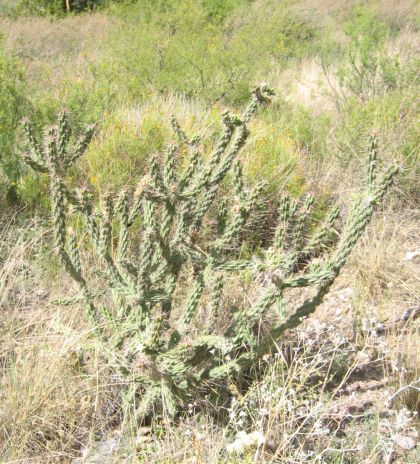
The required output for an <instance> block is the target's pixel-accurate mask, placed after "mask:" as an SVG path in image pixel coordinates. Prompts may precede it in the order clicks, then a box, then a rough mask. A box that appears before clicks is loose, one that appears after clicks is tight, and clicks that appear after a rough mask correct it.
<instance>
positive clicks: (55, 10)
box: [15, 0, 130, 15]
mask: <svg viewBox="0 0 420 464" xmlns="http://www.w3.org/2000/svg"><path fill="white" fill-rule="evenodd" d="M121 1H124V0H20V2H19V3H18V5H17V7H16V8H15V10H16V11H17V12H18V13H21V14H34V15H48V14H50V15H62V14H63V13H65V12H76V13H77V12H80V11H85V10H93V9H96V8H102V7H104V6H107V5H109V4H110V3H120V2H121ZM129 1H130V0H129Z"/></svg>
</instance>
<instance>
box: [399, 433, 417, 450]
mask: <svg viewBox="0 0 420 464" xmlns="http://www.w3.org/2000/svg"><path fill="white" fill-rule="evenodd" d="M394 441H395V444H396V445H397V446H398V447H400V448H401V449H403V450H404V451H410V450H412V449H413V448H415V447H416V444H417V443H416V440H414V438H411V437H407V436H406V435H397V436H396V437H395V440H394Z"/></svg>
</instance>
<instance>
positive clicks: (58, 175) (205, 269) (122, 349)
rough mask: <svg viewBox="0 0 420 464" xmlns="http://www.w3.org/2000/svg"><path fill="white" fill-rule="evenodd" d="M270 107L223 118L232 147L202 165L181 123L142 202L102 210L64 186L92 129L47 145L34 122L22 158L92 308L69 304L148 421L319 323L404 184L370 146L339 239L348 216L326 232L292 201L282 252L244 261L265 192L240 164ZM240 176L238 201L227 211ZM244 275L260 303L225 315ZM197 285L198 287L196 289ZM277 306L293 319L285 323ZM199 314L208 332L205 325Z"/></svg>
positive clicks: (259, 98) (65, 131) (64, 122)
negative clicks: (44, 193) (325, 303)
mask: <svg viewBox="0 0 420 464" xmlns="http://www.w3.org/2000/svg"><path fill="white" fill-rule="evenodd" d="M272 94H273V93H272V91H271V90H270V89H268V88H267V87H265V86H263V87H257V88H255V89H254V91H253V93H252V99H251V102H250V104H249V105H248V107H247V108H246V110H245V112H244V114H243V116H242V117H237V116H233V115H232V114H230V113H229V112H225V113H224V114H223V130H222V133H221V136H220V139H219V141H218V142H217V143H215V145H214V149H213V152H212V153H211V154H210V156H209V157H207V158H205V157H203V155H202V154H201V152H200V149H201V144H200V140H199V139H198V138H197V137H195V138H193V139H190V138H189V137H188V136H187V135H186V133H185V132H184V131H183V130H182V128H181V127H180V125H179V124H178V122H177V121H176V119H175V118H173V119H172V125H173V128H174V132H175V134H176V135H177V137H178V139H179V141H178V143H176V144H170V145H169V146H168V148H167V150H166V153H165V160H164V162H163V163H159V162H158V160H157V159H156V158H152V160H151V163H150V171H149V173H148V174H147V175H146V176H145V177H143V178H142V179H141V180H140V182H139V184H138V187H137V188H136V190H135V191H134V192H132V193H130V192H129V191H128V190H127V189H124V190H123V191H122V192H120V193H119V194H118V195H117V196H116V197H114V196H112V195H111V194H108V195H106V196H105V197H104V198H103V199H102V201H101V203H102V206H101V207H98V206H96V205H97V201H96V200H95V199H94V198H93V197H92V195H91V194H90V193H89V192H88V190H87V189H71V188H70V187H69V185H68V182H67V181H66V171H67V170H68V169H69V168H70V167H71V166H72V165H73V164H74V163H75V162H76V161H77V160H78V159H79V158H80V157H81V156H82V155H83V154H84V153H85V151H86V149H87V147H88V145H89V142H90V140H91V139H92V136H93V134H94V128H93V127H88V128H87V130H86V131H85V132H84V133H83V134H81V136H80V137H79V139H77V141H76V142H75V143H74V142H73V143H72V142H71V140H72V137H71V134H70V127H69V122H68V119H67V115H66V113H62V114H61V116H60V118H59V120H58V123H57V125H56V126H54V127H52V128H50V129H48V130H47V132H46V134H45V142H44V144H43V145H42V146H41V145H40V144H39V143H38V142H37V140H36V137H35V135H34V132H33V129H32V126H31V124H30V123H29V122H28V121H25V122H24V128H25V132H26V134H27V139H28V146H29V150H28V152H27V153H25V154H24V155H23V158H24V160H25V161H26V162H27V163H28V165H29V166H31V167H32V168H33V169H34V170H36V171H38V172H41V173H46V174H47V176H48V177H49V182H50V193H51V208H52V222H53V230H54V238H55V247H56V250H57V253H58V256H59V258H60V260H61V263H62V265H63V266H64V268H65V269H66V271H67V272H68V274H69V275H70V276H71V278H72V279H73V280H74V281H75V282H76V283H77V285H78V287H79V289H80V296H77V297H75V298H68V299H66V300H63V301H62V304H72V303H74V302H76V301H82V302H83V304H84V306H85V307H86V314H87V317H88V319H89V321H90V323H91V324H92V326H93V328H94V333H95V336H96V337H98V340H99V342H100V343H101V346H102V353H103V355H104V357H105V358H106V360H107V362H108V365H109V366H110V367H111V368H112V369H113V371H114V372H115V375H116V376H118V377H119V379H120V381H121V383H122V384H125V385H128V387H127V389H126V390H125V398H126V399H127V401H129V402H130V403H131V404H135V405H136V411H137V414H138V416H139V417H140V418H144V417H145V416H146V415H148V414H150V412H151V411H152V410H156V408H160V410H163V411H165V412H166V413H167V414H170V415H173V414H175V413H176V412H177V410H178V408H179V406H180V405H182V404H183V402H184V401H186V400H187V399H188V397H189V396H190V395H192V394H194V391H196V390H197V389H198V388H200V387H202V386H203V385H204V384H206V383H207V382H213V383H214V382H216V383H217V382H222V381H223V380H224V379H227V378H233V377H235V376H237V375H239V374H241V373H243V372H244V371H246V370H247V369H248V368H250V367H251V366H253V365H254V364H255V363H256V362H257V361H258V360H259V358H261V357H262V356H263V355H264V354H266V353H268V352H269V351H270V350H271V349H272V347H273V345H274V344H275V343H276V341H278V340H279V338H280V337H281V336H282V335H283V334H284V332H285V331H286V330H288V329H292V328H295V327H297V326H298V325H299V324H300V323H301V321H302V320H303V319H304V318H306V317H307V316H309V315H310V314H311V313H312V312H313V311H314V310H315V309H316V307H317V306H318V305H319V304H320V303H321V302H322V299H323V297H324V295H325V294H326V293H327V292H328V291H329V289H330V287H331V285H332V284H333V282H334V280H335V279H336V277H337V276H338V274H339V272H340V270H341V269H342V267H343V265H344V264H345V262H346V259H347V257H348V256H349V254H350V252H351V251H352V249H353V247H354V246H355V244H356V242H357V240H358V239H359V237H360V236H361V235H362V234H363V232H364V230H365V228H366V226H367V224H368V223H369V221H370V219H371V218H372V214H373V211H374V207H375V205H377V204H378V203H379V202H381V200H382V198H383V196H384V194H385V193H386V191H387V190H388V188H389V186H390V185H391V183H392V181H393V179H394V176H395V174H396V172H397V168H396V167H395V166H391V167H390V168H389V169H388V170H387V171H385V173H384V174H383V175H382V177H381V178H380V180H377V179H378V176H377V175H376V151H377V149H376V147H377V142H376V140H372V142H371V149H370V153H369V159H368V166H367V191H366V193H365V194H363V195H360V196H359V198H358V199H357V200H356V201H354V202H353V205H352V206H351V209H350V211H349V213H348V215H347V218H346V219H345V221H344V225H343V228H342V231H341V233H340V234H338V233H337V232H336V230H335V229H336V228H337V227H338V226H336V223H337V222H338V221H337V220H338V217H339V208H338V207H337V206H335V207H333V208H332V209H331V211H330V212H329V214H327V216H326V218H325V221H324V223H323V224H321V225H320V226H318V227H315V228H314V227H313V221H311V210H312V208H313V204H314V198H313V197H312V196H308V197H306V198H305V199H304V200H303V201H301V202H298V201H296V200H295V199H293V198H290V197H289V196H287V195H284V196H283V197H282V198H281V201H280V204H279V207H278V220H277V225H276V228H275V230H274V231H271V230H270V231H264V233H265V235H266V236H269V237H272V239H271V242H270V243H269V245H268V246H265V247H263V249H262V250H258V253H255V255H251V257H246V256H244V255H243V254H241V252H240V250H241V244H242V242H243V240H244V234H243V230H244V227H245V226H246V224H247V222H248V221H249V219H250V218H251V217H252V215H253V214H254V211H255V207H256V204H257V201H258V199H259V197H260V195H261V190H262V186H261V185H260V184H258V185H256V186H254V187H253V188H247V187H246V186H245V182H244V176H243V173H242V166H241V164H240V162H239V161H238V154H239V152H240V150H241V149H242V148H243V146H244V145H245V143H246V141H247V138H248V135H249V131H248V128H247V123H248V122H249V120H250V119H251V117H252V116H253V115H254V113H255V112H256V110H257V108H258V106H259V105H261V104H264V103H265V102H267V101H268V100H269V98H270V97H271V96H272ZM180 147H181V148H182V150H180ZM181 153H184V155H185V153H188V156H187V160H185V159H183V160H181V159H180V157H181ZM181 161H182V162H181ZM182 165H184V169H181V166H182ZM228 172H232V175H231V182H232V184H233V188H232V189H231V192H232V193H231V194H230V195H226V196H225V197H224V198H220V197H221V195H220V191H221V188H222V182H223V181H224V179H225V178H226V176H227V174H228ZM216 210H217V211H216ZM74 215H79V216H80V217H82V218H83V227H84V229H85V231H87V235H88V237H89V239H90V242H91V243H90V247H89V248H88V251H89V252H90V253H92V254H93V255H94V256H95V258H96V259H95V262H96V263H98V262H99V263H101V265H100V269H98V270H97V271H96V275H97V276H99V278H100V279H101V282H102V283H101V284H99V285H98V284H97V280H98V279H95V284H94V283H93V280H94V279H92V278H91V273H90V272H88V270H87V266H84V265H83V262H82V260H81V257H80V251H79V243H80V240H79V238H78V236H77V234H76V233H75V232H73V231H72V230H71V228H70V227H69V225H70V223H71V220H72V217H73V216H74ZM210 216H211V217H212V218H213V223H212V224H214V222H216V223H217V224H216V225H215V226H214V227H211V226H209V225H208V224H209V221H208V220H207V218H208V217H210ZM309 226H311V227H309ZM309 230H311V233H310V234H308V231H309ZM266 241H267V240H265V242H266ZM265 242H264V243H265ZM244 273H246V275H247V276H248V281H249V280H250V281H251V282H253V283H255V282H257V283H258V286H259V292H258V296H257V297H256V299H255V301H251V302H248V301H246V302H243V304H239V305H237V307H235V308H233V307H229V306H227V307H226V304H224V303H223V299H224V294H226V289H225V282H226V280H227V278H228V277H229V276H230V275H232V274H234V275H237V276H241V275H242V274H244ZM186 274H189V275H190V276H192V282H191V283H190V285H188V286H186V285H185V275H186ZM186 287H188V288H187V289H186ZM295 288H307V289H309V290H310V289H312V293H311V294H310V293H309V292H307V293H306V294H307V295H308V294H309V295H310V296H308V297H307V299H306V300H305V301H304V302H303V303H300V304H297V305H296V307H295V308H292V307H291V308H286V311H284V310H283V308H284V307H285V295H286V293H287V291H289V290H290V289H295ZM111 297H112V298H111ZM275 307H281V308H282V311H280V313H281V314H277V313H276V311H275ZM199 312H200V314H203V313H204V314H205V317H204V319H205V321H204V322H202V323H200V324H197V323H196V319H197V315H198V313H199ZM202 319H203V318H202ZM267 320H269V321H270V324H269V325H268V324H267V323H266V324H265V326H264V330H260V331H258V330H257V327H259V324H260V322H261V321H267ZM222 321H223V322H222Z"/></svg>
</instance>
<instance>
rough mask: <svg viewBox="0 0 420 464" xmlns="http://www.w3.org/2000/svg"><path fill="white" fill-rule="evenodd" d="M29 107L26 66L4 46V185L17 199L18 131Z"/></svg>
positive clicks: (0, 79) (0, 78) (0, 58)
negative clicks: (26, 93)
mask: <svg viewBox="0 0 420 464" xmlns="http://www.w3.org/2000/svg"><path fill="white" fill-rule="evenodd" d="M0 46H1V42H0ZM27 106H28V105H27V102H26V98H25V80H24V77H23V72H22V69H21V68H20V66H19V64H18V63H17V62H16V61H15V60H13V59H12V58H10V57H8V56H6V55H4V54H3V53H2V50H1V49H0V186H1V187H3V188H2V189H1V190H3V191H4V192H5V195H6V197H8V198H9V200H12V201H13V200H15V199H16V198H17V192H16V183H17V181H18V178H19V175H20V168H19V156H18V154H17V153H16V151H15V149H16V143H15V138H16V131H17V129H18V127H19V124H20V120H21V118H22V116H23V114H24V113H23V112H24V111H26V110H27V109H28V108H27ZM1 196H2V195H0V200H1Z"/></svg>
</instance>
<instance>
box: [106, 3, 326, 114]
mask: <svg viewBox="0 0 420 464" xmlns="http://www.w3.org/2000/svg"><path fill="white" fill-rule="evenodd" d="M222 4H223V8H222V6H221V5H222ZM218 5H220V8H219V6H218ZM229 5H230V4H229V2H228V3H223V2H220V3H216V4H213V2H203V1H200V0H186V1H172V2H157V3H156V2H153V1H151V0H143V1H142V2H138V3H137V4H136V5H130V6H129V7H126V6H125V7H122V8H119V9H117V10H116V11H117V13H118V15H119V17H120V22H119V23H117V25H116V26H115V28H114V30H113V31H112V33H111V34H110V38H109V40H108V44H107V45H108V46H109V48H110V50H111V53H110V54H109V56H107V57H106V58H105V59H104V69H106V70H107V73H106V75H107V76H108V77H112V81H113V84H114V86H117V87H118V88H119V89H120V91H119V98H121V99H122V100H130V101H131V100H134V101H135V100H137V99H139V98H145V97H147V96H149V95H150V94H151V93H153V92H154V91H156V90H157V91H158V92H161V93H168V92H172V91H175V92H180V93H183V94H184V95H186V96H188V97H198V98H201V99H205V100H206V102H208V103H214V102H215V101H219V100H222V101H224V102H227V103H230V104H235V105H239V104H242V103H244V102H245V101H246V100H247V98H248V97H247V96H248V92H249V82H250V81H253V80H256V79H257V78H259V77H260V76H259V75H260V73H261V69H269V68H270V67H272V66H273V64H275V65H276V67H279V68H280V67H281V66H282V65H285V64H286V63H287V62H288V61H289V60H294V59H301V58H303V57H304V56H306V55H307V54H309V53H311V51H313V50H314V49H315V48H314V47H315V43H316V40H317V32H316V30H315V28H314V27H313V26H312V25H311V24H310V23H308V22H306V21H304V20H302V19H300V18H299V17H298V16H296V15H295V14H294V13H293V12H292V11H291V9H290V8H289V6H288V5H279V4H278V2H274V1H269V2H263V3H261V5H260V6H259V8H253V7H251V6H250V5H249V4H248V2H246V1H243V2H239V3H238V5H236V6H235V9H234V10H233V9H232V8H233V6H232V7H231V6H229ZM220 9H221V10H220ZM220 11H222V12H220ZM229 11H234V14H233V13H232V14H229ZM215 17H217V18H222V17H223V18H224V20H222V19H217V20H216V19H214V18H215ZM101 74H102V73H100V75H101Z"/></svg>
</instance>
